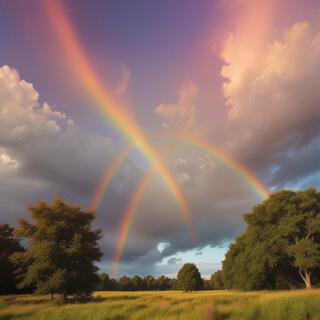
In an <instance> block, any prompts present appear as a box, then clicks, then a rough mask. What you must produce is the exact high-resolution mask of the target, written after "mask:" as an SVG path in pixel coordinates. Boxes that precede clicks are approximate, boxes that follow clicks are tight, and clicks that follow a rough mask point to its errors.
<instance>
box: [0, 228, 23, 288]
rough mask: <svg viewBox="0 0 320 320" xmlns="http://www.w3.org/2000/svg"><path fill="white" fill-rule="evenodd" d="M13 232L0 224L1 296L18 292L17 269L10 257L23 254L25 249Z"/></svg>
mask: <svg viewBox="0 0 320 320" xmlns="http://www.w3.org/2000/svg"><path fill="white" fill-rule="evenodd" d="M13 230H14V229H13V228H11V227H10V226H9V225H8V224H0V294H10V293H15V292H16V291H17V287H16V279H15V268H14V265H13V263H12V262H11V261H10V260H9V257H10V256H11V255H12V254H13V253H15V252H23V248H22V246H21V245H20V242H19V239H17V238H15V237H14V235H13Z"/></svg>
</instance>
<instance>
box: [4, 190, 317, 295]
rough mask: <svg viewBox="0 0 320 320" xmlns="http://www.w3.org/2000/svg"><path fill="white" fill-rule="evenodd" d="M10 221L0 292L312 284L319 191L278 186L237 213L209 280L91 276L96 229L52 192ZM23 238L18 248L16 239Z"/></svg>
mask: <svg viewBox="0 0 320 320" xmlns="http://www.w3.org/2000/svg"><path fill="white" fill-rule="evenodd" d="M28 210H29V212H30V218H29V219H18V227H17V228H16V229H13V228H11V227H10V226H8V225H0V294H8V293H19V292H30V291H32V292H35V293H39V294H51V295H52V296H53V295H54V294H60V295H61V296H62V297H63V300H64V301H66V300H67V298H68V296H72V297H74V298H76V299H79V300H82V299H86V298H87V297H89V296H90V295H91V293H92V292H93V290H123V291H131V290H132V291H133V290H177V289H178V290H184V291H191V290H202V289H207V290H210V289H214V290H216V289H240V290H262V289H294V288H300V287H303V286H304V287H306V288H311V287H315V286H319V283H320V193H319V192H317V191H316V190H315V189H307V190H305V191H299V192H294V191H289V190H284V191H279V192H275V193H273V194H271V195H270V196H269V197H268V199H266V200H265V201H264V202H263V203H261V204H259V205H257V206H255V207H254V208H253V209H252V211H251V212H249V213H246V214H245V215H244V221H245V222H246V228H245V230H244V232H243V233H241V234H240V235H239V236H238V237H237V238H236V241H235V243H233V244H231V245H230V246H229V250H228V252H227V253H226V255H225V260H224V261H223V263H222V270H220V271H218V272H216V273H214V274H213V275H212V277H211V279H210V280H204V279H202V278H201V275H200V273H199V270H198V269H197V267H196V266H195V265H194V264H190V263H187V264H185V265H184V266H183V267H182V268H181V269H180V270H179V272H178V274H177V278H176V279H170V278H168V277H165V276H161V277H159V278H157V279H155V278H153V277H152V276H147V277H144V278H141V277H139V276H135V277H133V278H129V277H127V276H123V277H121V278H120V279H119V280H116V279H110V278H109V277H108V275H106V274H101V275H100V276H99V275H98V273H97V272H98V268H97V267H96V262H97V261H100V259H101V257H102V252H101V250H100V248H99V245H98V240H99V239H100V238H101V236H102V233H101V230H98V229H97V230H94V229H93V228H92V222H93V220H94V217H95V214H94V212H91V211H87V210H83V209H82V208H80V207H79V206H74V205H70V204H68V203H66V202H64V201H63V200H62V199H60V198H55V199H53V201H52V203H49V204H48V203H46V202H38V203H36V204H35V205H33V206H29V207H28ZM22 239H23V240H26V241H25V243H27V244H28V246H27V247H26V248H24V247H22V246H21V244H20V242H21V240H22Z"/></svg>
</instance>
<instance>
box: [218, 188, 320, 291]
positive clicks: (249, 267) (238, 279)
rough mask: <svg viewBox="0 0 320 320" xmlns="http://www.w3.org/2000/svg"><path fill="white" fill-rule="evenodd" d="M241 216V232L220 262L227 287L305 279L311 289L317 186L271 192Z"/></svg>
mask: <svg viewBox="0 0 320 320" xmlns="http://www.w3.org/2000/svg"><path fill="white" fill-rule="evenodd" d="M244 220H245V222H246V223H247V227H246V229H245V231H244V232H243V233H242V234H241V235H240V236H239V237H237V238H236V242H235V243H234V244H231V245H230V246H229V250H228V252H227V254H226V256H225V260H224V261H223V268H222V278H223V282H224V284H225V286H226V287H227V288H234V289H245V290H259V289H285V288H294V287H297V286H300V285H301V284H302V283H304V284H305V286H306V287H307V288H310V287H311V286H312V279H314V278H315V276H316V275H317V274H318V273H319V270H320V258H319V256H320V194H319V193H318V192H317V191H316V190H315V189H308V190H305V191H299V192H294V191H290V190H283V191H279V192H275V193H273V194H271V195H270V196H269V198H268V199H267V200H265V201H264V202H263V203H262V204H259V205H257V206H255V207H254V208H253V209H252V211H251V212H250V213H247V214H245V215H244ZM302 281H303V282H302Z"/></svg>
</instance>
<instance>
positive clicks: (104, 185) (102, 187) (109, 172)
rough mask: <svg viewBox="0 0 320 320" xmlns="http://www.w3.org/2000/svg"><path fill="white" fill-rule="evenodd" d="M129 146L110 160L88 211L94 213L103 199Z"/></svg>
mask: <svg viewBox="0 0 320 320" xmlns="http://www.w3.org/2000/svg"><path fill="white" fill-rule="evenodd" d="M130 148H131V145H130V146H127V147H125V148H123V149H122V150H121V151H120V152H119V153H118V154H117V155H116V156H115V157H114V159H113V160H112V162H111V165H108V166H107V168H106V170H105V173H104V175H103V177H102V179H101V181H100V182H99V185H98V186H97V188H96V189H95V191H94V194H93V196H92V198H91V201H90V204H89V210H92V211H95V210H96V209H97V208H98V207H99V205H100V203H101V200H102V198H103V195H104V194H105V193H106V190H107V189H108V187H109V185H110V183H111V181H112V179H113V177H114V175H115V174H116V173H117V171H118V170H119V168H120V166H121V164H122V163H123V161H124V159H125V158H126V157H127V155H128V154H129V151H130Z"/></svg>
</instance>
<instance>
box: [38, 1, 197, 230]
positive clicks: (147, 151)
mask: <svg viewBox="0 0 320 320" xmlns="http://www.w3.org/2000/svg"><path fill="white" fill-rule="evenodd" d="M43 5H44V8H45V10H46V12H47V15H48V17H49V20H50V21H51V23H52V25H53V28H54V31H55V32H56V34H57V36H58V38H59V40H60V41H61V43H62V44H63V46H64V48H65V52H66V54H67V55H68V56H69V59H70V62H71V64H72V65H73V67H74V69H75V70H76V71H77V76H78V77H79V80H81V82H82V84H83V86H84V87H85V89H86V90H87V92H88V93H90V95H91V96H92V98H93V99H94V100H95V102H96V105H97V106H98V107H99V110H100V112H101V113H102V115H103V116H104V117H105V118H106V119H107V120H108V121H109V122H111V123H112V124H114V125H115V126H116V127H117V128H118V129H120V131H121V133H122V134H123V135H124V136H125V137H126V138H127V139H128V140H129V141H130V142H131V143H132V144H133V145H135V146H136V147H137V148H138V149H139V150H140V151H141V152H142V153H143V154H144V155H145V156H146V158H147V159H148V160H149V162H150V164H151V165H152V167H154V168H155V169H156V170H157V172H158V173H159V174H160V175H161V176H162V178H163V180H164V181H165V183H166V185H167V186H168V188H169V190H170V191H171V192H172V194H173V195H174V197H175V199H176V201H177V203H178V204H179V206H180V208H181V211H182V213H183V215H184V218H185V221H186V223H187V225H188V227H189V229H190V230H191V232H193V224H192V217H191V212H190V209H189V206H188V203H187V201H186V199H185V196H184V195H183V193H182V192H181V190H180V188H179V186H178V184H177V182H176V181H175V179H174V177H173V176H172V174H171V173H170V171H169V170H168V168H167V167H166V166H165V165H164V164H163V163H162V161H161V160H160V158H159V157H158V155H157V153H156V151H155V150H154V149H153V147H152V146H151V145H150V144H149V143H148V141H147V140H146V139H145V137H144V135H143V133H142V132H141V131H140V130H139V128H138V127H137V126H136V125H135V123H134V121H132V120H131V119H130V118H129V117H128V116H127V115H126V114H125V113H124V112H123V111H122V108H121V106H120V105H119V104H118V103H116V102H115V101H114V100H113V99H112V97H111V95H110V94H109V93H108V92H107V90H106V88H105V87H104V86H103V85H102V82H101V81H100V80H99V79H98V76H97V75H96V73H95V71H94V69H93V67H92V66H91V64H90V61H89V59H88V58H87V56H86V55H85V52H84V50H83V48H82V46H81V43H80V41H79V40H78V38H77V36H76V33H75V31H74V30H73V27H72V25H71V23H70V20H69V18H68V16H67V14H66V12H65V9H64V8H63V5H62V3H61V1H60V0H54V1H44V2H43Z"/></svg>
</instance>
